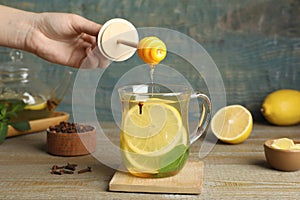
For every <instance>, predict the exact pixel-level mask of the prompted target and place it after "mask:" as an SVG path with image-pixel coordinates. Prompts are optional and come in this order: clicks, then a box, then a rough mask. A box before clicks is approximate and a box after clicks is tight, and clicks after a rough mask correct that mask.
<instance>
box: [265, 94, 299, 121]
mask: <svg viewBox="0 0 300 200" xmlns="http://www.w3.org/2000/svg"><path fill="white" fill-rule="evenodd" d="M261 112H262V114H263V116H264V117H265V118H266V120H267V121H268V122H270V123H272V124H275V125H281V126H288V125H294V124H298V123H299V122H300V91H298V90H292V89H282V90H277V91H275V92H272V93H270V94H269V95H268V96H267V97H266V98H265V100H264V102H263V104H262V107H261Z"/></svg>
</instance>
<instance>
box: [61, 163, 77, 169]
mask: <svg viewBox="0 0 300 200" xmlns="http://www.w3.org/2000/svg"><path fill="white" fill-rule="evenodd" d="M76 167H77V164H70V163H68V164H67V165H66V166H65V167H64V168H65V169H68V170H72V171H75V170H76Z"/></svg>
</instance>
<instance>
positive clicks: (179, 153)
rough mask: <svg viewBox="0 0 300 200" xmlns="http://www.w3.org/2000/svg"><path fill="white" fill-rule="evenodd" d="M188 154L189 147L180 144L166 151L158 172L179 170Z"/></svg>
mask: <svg viewBox="0 0 300 200" xmlns="http://www.w3.org/2000/svg"><path fill="white" fill-rule="evenodd" d="M188 155H189V147H186V146H185V145H183V144H181V145H178V146H176V147H175V148H174V149H173V150H172V151H170V152H168V153H167V154H166V155H165V156H164V159H163V160H162V162H161V164H162V168H161V169H160V170H159V173H167V172H174V171H179V170H180V169H181V168H182V167H183V166H184V164H185V162H186V159H187V157H188Z"/></svg>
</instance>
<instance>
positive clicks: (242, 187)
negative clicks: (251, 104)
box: [0, 124, 300, 200]
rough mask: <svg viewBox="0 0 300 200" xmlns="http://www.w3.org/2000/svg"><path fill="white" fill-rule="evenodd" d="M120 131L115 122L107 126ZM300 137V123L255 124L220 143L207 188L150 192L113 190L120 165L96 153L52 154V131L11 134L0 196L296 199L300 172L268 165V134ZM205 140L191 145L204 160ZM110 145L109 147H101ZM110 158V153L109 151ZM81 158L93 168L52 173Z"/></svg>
mask: <svg viewBox="0 0 300 200" xmlns="http://www.w3.org/2000/svg"><path fill="white" fill-rule="evenodd" d="M106 130H107V132H109V134H110V133H113V132H115V134H112V135H114V136H113V137H112V139H113V140H114V141H113V142H114V143H116V142H117V141H118V138H116V136H117V135H118V130H115V129H114V127H113V126H112V125H110V124H107V126H105V131H106ZM278 137H289V138H291V139H298V140H299V139H300V125H297V126H291V127H276V126H270V125H264V124H255V125H254V129H253V132H252V134H251V136H250V137H249V139H248V140H247V141H245V142H244V143H242V144H238V145H226V144H222V143H218V144H216V145H215V146H214V148H213V150H212V152H210V153H209V154H208V156H206V157H205V158H204V159H203V161H204V163H205V164H204V179H203V190H202V192H201V194H200V195H180V194H146V193H124V192H110V191H108V184H109V182H110V180H111V178H112V177H113V175H114V173H115V170H114V169H111V168H109V167H107V166H105V165H104V164H102V163H100V162H99V161H98V160H97V159H95V158H94V157H93V156H91V155H88V156H79V157H58V156H52V155H49V154H48V153H46V149H45V146H46V133H45V132H39V133H34V134H28V135H22V136H18V137H12V138H8V139H7V140H6V141H5V142H4V143H3V144H1V145H0V174H1V176H0V199H143V200H148V199H156V200H159V199H254V198H258V199H295V198H297V197H298V196H299V195H300V178H299V177H300V171H296V172H281V171H277V170H274V169H271V168H270V166H269V165H268V164H267V162H266V160H265V157H264V152H263V143H264V141H265V140H267V139H271V138H278ZM200 146H201V141H197V142H195V143H194V144H193V146H192V148H191V155H190V158H189V159H190V160H199V157H198V151H199V149H200ZM100 149H102V150H105V146H101V148H100ZM107 156H108V157H109V155H107ZM67 162H70V163H77V164H78V165H79V167H82V168H84V167H86V166H91V167H92V170H93V171H92V172H91V173H85V174H73V175H68V174H65V175H61V176H59V175H52V174H50V168H51V166H52V165H54V164H58V165H63V164H66V163H67Z"/></svg>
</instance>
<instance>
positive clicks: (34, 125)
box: [6, 111, 70, 137]
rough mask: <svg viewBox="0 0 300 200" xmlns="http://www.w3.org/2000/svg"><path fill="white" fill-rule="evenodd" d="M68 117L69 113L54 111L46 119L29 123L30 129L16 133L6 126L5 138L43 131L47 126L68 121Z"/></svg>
mask: <svg viewBox="0 0 300 200" xmlns="http://www.w3.org/2000/svg"><path fill="white" fill-rule="evenodd" d="M69 117H70V115H69V113H66V112H58V111H55V112H53V114H52V115H51V116H50V117H48V118H43V119H37V120H32V121H29V124H30V127H31V129H30V130H28V131H18V130H16V129H14V128H13V127H12V126H8V132H7V136H6V137H12V136H17V135H24V134H28V133H34V132H38V131H44V130H46V129H47V128H49V126H53V125H56V124H59V123H60V122H61V121H68V119H69Z"/></svg>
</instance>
